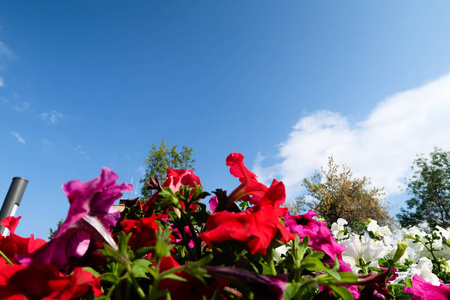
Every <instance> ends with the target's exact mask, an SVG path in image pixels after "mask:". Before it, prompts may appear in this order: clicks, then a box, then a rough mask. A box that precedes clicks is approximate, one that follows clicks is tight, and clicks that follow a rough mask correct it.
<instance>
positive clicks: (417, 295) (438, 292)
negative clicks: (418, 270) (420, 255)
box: [404, 274, 450, 300]
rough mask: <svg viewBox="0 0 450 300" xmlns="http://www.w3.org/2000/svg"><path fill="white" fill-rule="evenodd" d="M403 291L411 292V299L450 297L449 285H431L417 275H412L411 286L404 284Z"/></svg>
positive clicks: (444, 298)
mask: <svg viewBox="0 0 450 300" xmlns="http://www.w3.org/2000/svg"><path fill="white" fill-rule="evenodd" d="M404 291H405V293H408V294H413V296H412V297H411V300H426V299H433V300H448V299H450V285H449V284H441V285H440V286H436V285H432V284H431V283H429V282H427V281H425V280H423V279H422V278H421V277H420V276H419V275H417V274H416V275H414V277H413V279H412V285H411V287H408V286H405V288H404Z"/></svg>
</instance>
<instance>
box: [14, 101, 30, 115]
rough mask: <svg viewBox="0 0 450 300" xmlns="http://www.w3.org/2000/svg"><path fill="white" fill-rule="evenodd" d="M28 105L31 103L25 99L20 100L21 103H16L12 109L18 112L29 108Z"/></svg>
mask: <svg viewBox="0 0 450 300" xmlns="http://www.w3.org/2000/svg"><path fill="white" fill-rule="evenodd" d="M30 106H31V103H30V102H28V101H25V102H21V103H19V104H17V105H16V106H14V107H13V109H14V110H15V111H18V112H23V111H26V110H27V109H29V108H30Z"/></svg>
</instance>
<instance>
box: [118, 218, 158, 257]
mask: <svg viewBox="0 0 450 300" xmlns="http://www.w3.org/2000/svg"><path fill="white" fill-rule="evenodd" d="M166 217H167V215H164V214H160V215H157V216H152V217H149V218H141V219H139V220H123V221H121V222H120V225H121V226H122V228H123V231H124V232H125V234H126V235H128V234H129V233H131V237H130V240H129V241H128V245H129V246H130V247H131V249H132V250H133V251H136V250H138V249H140V248H142V247H149V246H155V245H156V235H157V232H158V229H159V225H158V224H157V223H156V222H155V220H158V219H161V218H166Z"/></svg>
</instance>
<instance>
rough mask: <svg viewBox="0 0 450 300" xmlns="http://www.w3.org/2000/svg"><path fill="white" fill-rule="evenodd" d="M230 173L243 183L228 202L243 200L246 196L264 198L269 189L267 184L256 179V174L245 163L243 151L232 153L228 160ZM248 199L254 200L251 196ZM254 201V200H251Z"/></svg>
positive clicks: (232, 193)
mask: <svg viewBox="0 0 450 300" xmlns="http://www.w3.org/2000/svg"><path fill="white" fill-rule="evenodd" d="M226 164H227V166H229V167H230V173H231V175H233V176H234V177H237V178H239V181H240V182H241V184H240V185H239V186H238V187H237V188H236V189H235V190H234V191H232V192H231V194H230V195H229V196H228V202H229V203H228V204H230V203H233V202H235V201H238V200H241V199H242V198H244V197H246V196H254V197H256V198H258V199H262V198H263V197H264V195H265V193H266V191H267V190H268V188H267V186H265V185H264V184H262V183H260V182H258V180H256V177H257V176H256V175H255V174H254V173H252V172H250V170H249V169H247V167H246V166H245V165H244V156H243V155H242V154H241V153H231V154H230V155H228V157H227V160H226ZM247 200H254V199H252V198H249V199H247ZM251 203H252V202H251Z"/></svg>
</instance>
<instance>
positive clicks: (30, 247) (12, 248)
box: [0, 217, 47, 266]
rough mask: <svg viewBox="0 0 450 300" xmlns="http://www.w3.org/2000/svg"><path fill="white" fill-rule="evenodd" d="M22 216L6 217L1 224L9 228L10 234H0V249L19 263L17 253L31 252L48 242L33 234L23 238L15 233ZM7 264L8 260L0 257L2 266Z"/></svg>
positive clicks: (14, 261)
mask: <svg viewBox="0 0 450 300" xmlns="http://www.w3.org/2000/svg"><path fill="white" fill-rule="evenodd" d="M20 218H21V217H18V218H14V217H6V218H4V219H3V221H2V222H1V225H2V226H4V227H6V228H8V229H9V231H10V234H9V235H8V236H2V235H0V251H2V252H3V253H4V254H5V255H6V257H8V258H9V260H10V261H12V262H13V263H17V260H16V258H15V256H16V255H25V254H29V253H31V252H33V251H35V250H37V249H38V248H40V247H42V246H43V245H45V244H46V243H47V242H46V241H44V240H43V239H35V238H34V236H33V235H31V236H30V237H29V238H23V237H20V236H18V235H17V234H15V233H14V231H15V230H16V227H17V225H18V224H19V220H20ZM3 264H6V261H5V260H4V259H3V258H1V257H0V266H1V265H3Z"/></svg>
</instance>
